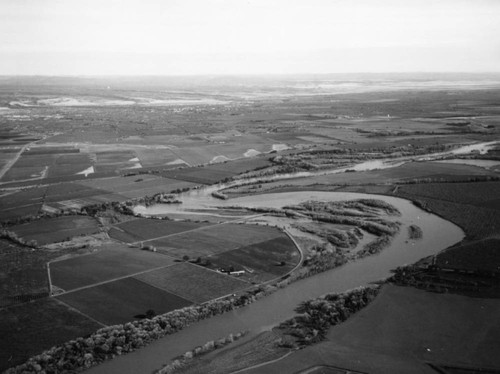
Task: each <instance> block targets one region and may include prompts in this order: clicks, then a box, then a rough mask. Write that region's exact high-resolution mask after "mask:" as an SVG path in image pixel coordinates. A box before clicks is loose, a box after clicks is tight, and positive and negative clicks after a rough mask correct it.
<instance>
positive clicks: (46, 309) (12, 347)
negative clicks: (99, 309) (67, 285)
mask: <svg viewBox="0 0 500 374" xmlns="http://www.w3.org/2000/svg"><path fill="white" fill-rule="evenodd" d="M0 317H1V318H0V330H1V331H2V332H3V334H9V335H8V336H9V338H8V339H6V338H5V337H6V336H7V335H4V338H3V339H1V340H0V357H1V359H0V370H4V369H7V368H8V367H10V366H12V365H16V364H19V363H21V362H23V361H24V360H25V359H26V357H29V356H32V355H35V354H38V353H40V352H41V351H42V350H45V349H48V348H50V347H52V346H53V345H54V344H57V343H60V342H62V341H66V340H70V339H74V338H75V337H78V336H85V335H88V334H90V333H91V332H93V331H95V330H97V329H98V328H100V327H101V325H99V324H98V323H96V322H95V321H92V320H90V319H88V318H85V317H83V316H82V315H81V314H80V313H78V312H76V311H74V310H72V309H70V308H68V307H67V306H66V305H64V304H61V303H59V302H58V301H57V300H56V299H53V298H44V299H40V300H37V301H35V302H33V303H26V304H22V305H17V306H14V307H12V308H8V309H1V310H0ZM9 332H10V333H9Z"/></svg>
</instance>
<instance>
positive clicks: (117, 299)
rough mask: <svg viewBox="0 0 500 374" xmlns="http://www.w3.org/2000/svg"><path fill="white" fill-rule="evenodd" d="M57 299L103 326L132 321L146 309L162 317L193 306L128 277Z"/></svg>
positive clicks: (179, 298) (66, 294)
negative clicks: (170, 312) (173, 311)
mask: <svg viewBox="0 0 500 374" xmlns="http://www.w3.org/2000/svg"><path fill="white" fill-rule="evenodd" d="M56 299H58V300H61V301H63V302H65V303H67V304H69V305H70V306H72V307H73V308H76V309H77V310H79V311H80V312H82V313H85V314H87V315H89V316H90V317H92V318H93V319H95V320H97V321H99V322H101V323H103V324H106V325H114V324H118V323H125V322H129V321H132V320H134V319H137V317H135V316H136V315H144V314H145V313H146V312H147V311H148V310H153V311H155V313H158V314H162V313H166V312H169V311H171V310H174V309H179V308H182V307H184V306H187V305H190V304H192V302H190V301H189V300H186V299H184V298H182V297H179V296H176V295H174V294H171V293H169V292H166V291H163V290H160V289H159V288H157V287H153V286H150V285H148V284H146V283H144V282H142V281H140V280H137V279H135V278H131V277H129V278H124V279H120V280H117V281H113V282H109V283H104V284H101V285H98V286H95V287H90V288H85V289H83V290H80V291H75V292H70V293H65V294H62V295H60V296H57V297H56Z"/></svg>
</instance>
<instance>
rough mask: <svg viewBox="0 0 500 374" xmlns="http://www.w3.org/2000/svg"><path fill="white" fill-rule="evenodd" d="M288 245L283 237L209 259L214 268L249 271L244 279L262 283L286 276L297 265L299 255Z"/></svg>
mask: <svg viewBox="0 0 500 374" xmlns="http://www.w3.org/2000/svg"><path fill="white" fill-rule="evenodd" d="M290 245H291V243H290V239H289V238H288V237H286V236H285V235H283V236H282V237H278V238H274V239H271V240H266V241H262V242H259V243H255V244H252V245H248V246H244V247H241V248H238V249H234V250H232V251H227V252H223V253H220V254H215V255H213V256H210V257H209V258H210V261H211V263H212V265H211V266H212V267H214V268H219V267H221V268H225V269H227V268H229V267H231V266H233V267H234V268H235V269H237V270H242V269H250V270H251V271H252V273H250V274H248V273H247V274H245V278H249V279H251V280H252V281H254V282H264V281H268V280H270V279H275V278H277V277H279V276H281V275H285V274H287V273H288V272H290V271H291V270H292V269H293V268H294V267H295V266H296V265H297V264H298V263H299V260H300V256H299V253H298V252H297V251H291V250H290Z"/></svg>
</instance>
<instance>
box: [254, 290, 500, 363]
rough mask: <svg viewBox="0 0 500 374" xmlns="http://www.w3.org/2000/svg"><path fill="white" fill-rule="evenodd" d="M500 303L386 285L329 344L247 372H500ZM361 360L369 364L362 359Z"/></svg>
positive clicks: (330, 336)
mask: <svg viewBox="0 0 500 374" xmlns="http://www.w3.org/2000/svg"><path fill="white" fill-rule="evenodd" d="M498 304H499V301H498V300H495V299H482V300H480V301H477V300H475V299H472V298H467V297H465V296H457V295H438V294H433V293H428V292H424V291H420V290H415V289H407V288H403V287H397V286H385V287H384V289H383V290H382V292H381V295H380V296H378V297H377V298H376V299H375V301H374V302H373V303H372V304H370V305H369V306H368V307H367V308H365V309H364V310H362V311H361V312H359V314H357V315H355V316H354V317H352V318H351V319H350V320H348V321H347V322H346V323H343V324H340V325H338V326H335V327H333V328H332V329H331V330H330V332H329V334H328V337H327V340H326V341H324V342H322V343H320V344H317V345H314V346H311V347H308V348H306V349H304V350H301V351H299V352H297V353H296V354H292V355H290V356H288V357H287V358H285V359H283V360H281V361H279V362H277V363H274V364H270V365H266V366H263V367H260V368H258V369H255V370H249V371H248V372H249V373H257V372H258V373H280V372H289V371H291V370H305V369H307V368H310V367H311V366H314V365H331V366H334V367H341V368H345V369H348V370H354V371H360V372H370V373H387V371H393V370H396V371H404V372H407V373H434V372H435V371H434V370H433V369H431V368H430V367H429V366H428V365H427V364H426V363H427V362H431V363H433V364H436V365H440V364H442V363H443V362H444V363H451V362H455V363H457V364H456V365H454V366H457V367H462V368H464V370H465V369H467V368H468V369H475V370H479V369H480V368H489V367H498V364H499V362H498V357H497V356H496V355H495V354H494V348H493V347H496V344H497V343H496V342H495V336H498V333H499V332H500V331H499V329H500V326H499V325H498V319H491V318H490V316H491V315H492V313H496V311H497V310H498ZM401 316H404V318H401ZM470 316H475V317H478V318H477V319H476V318H470ZM479 321H480V322H479ZM478 330H479V331H481V332H482V333H484V334H485V335H484V337H483V338H482V339H480V340H472V339H471V338H470V335H469V332H475V331H478ZM436 333H437V334H436ZM360 355H361V356H362V357H365V358H366V359H362V360H360V359H359V357H360Z"/></svg>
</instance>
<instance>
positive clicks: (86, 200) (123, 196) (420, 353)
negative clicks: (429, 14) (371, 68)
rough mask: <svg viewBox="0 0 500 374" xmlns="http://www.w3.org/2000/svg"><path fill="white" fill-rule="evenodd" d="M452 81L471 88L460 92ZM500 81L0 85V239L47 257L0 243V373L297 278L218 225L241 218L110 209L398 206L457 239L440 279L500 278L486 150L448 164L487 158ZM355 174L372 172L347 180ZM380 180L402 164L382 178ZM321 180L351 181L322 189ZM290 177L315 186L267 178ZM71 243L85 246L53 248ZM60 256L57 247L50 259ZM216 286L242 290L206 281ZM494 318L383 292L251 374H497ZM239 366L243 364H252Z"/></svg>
mask: <svg viewBox="0 0 500 374" xmlns="http://www.w3.org/2000/svg"><path fill="white" fill-rule="evenodd" d="M464 80H470V81H471V82H476V83H477V84H475V85H473V86H467V87H463V86H461V84H463V81H464ZM498 81H499V80H498V76H497V75H494V76H482V75H474V74H473V75H466V74H459V75H446V74H444V75H425V74H417V75H406V74H402V75H391V74H387V75H373V76H372V75H366V76H365V75H363V76H354V75H345V76H344V75H332V76H321V77H312V76H310V77H285V76H280V77H266V78H259V77H246V78H244V79H241V78H236V77H227V78H223V79H222V78H218V77H210V78H202V77H190V78H187V77H186V78H185V79H184V78H182V79H180V78H179V79H178V78H167V77H165V78H161V77H157V78H154V79H152V80H151V79H149V78H144V79H140V80H131V81H129V82H125V81H122V80H119V79H114V78H88V79H81V78H71V77H65V78H57V77H51V78H46V79H45V78H44V79H38V78H27V77H16V78H8V77H3V78H2V77H0V82H1V83H2V84H0V128H1V130H0V224H1V225H2V228H3V229H5V230H8V231H12V232H14V233H16V235H17V236H18V237H19V238H21V241H36V244H37V245H38V247H40V246H42V245H45V244H48V245H49V246H45V247H44V248H36V249H35V250H34V251H32V250H31V248H28V247H23V246H22V245H20V244H19V243H17V244H15V243H14V241H15V238H14V241H11V242H7V241H4V240H3V239H2V241H1V242H0V317H1V318H0V328H1V329H0V330H1V331H2V337H3V339H2V341H3V346H2V343H0V352H1V353H0V369H1V368H6V367H8V366H12V365H14V364H16V363H18V362H21V361H23V360H25V359H27V358H28V357H29V356H30V355H33V354H36V353H39V352H40V351H41V350H43V349H46V348H49V347H50V346H52V345H54V344H60V343H63V342H64V341H65V340H68V339H74V338H76V337H79V336H84V335H86V334H88V333H90V332H92V331H94V330H95V329H97V328H98V327H99V326H100V324H99V323H97V322H95V321H92V319H90V318H94V319H95V320H97V321H99V322H100V323H103V324H114V323H121V322H126V321H131V320H133V319H134V318H139V317H136V316H140V315H143V314H144V313H145V312H146V311H147V310H148V309H153V310H154V311H155V312H156V313H163V312H165V311H169V310H172V309H175V308H178V307H183V306H186V305H190V304H193V303H198V302H204V301H207V300H209V299H211V298H217V297H221V296H224V295H226V294H232V293H238V292H240V291H241V290H242V289H245V288H247V287H248V286H251V285H252V284H255V285H256V284H258V283H261V282H264V281H268V280H271V279H276V278H278V279H280V278H281V277H283V276H285V275H286V274H287V273H289V272H290V271H291V270H292V269H293V268H294V267H295V266H296V265H297V264H298V262H299V259H300V255H299V252H298V251H297V249H296V248H295V246H294V245H293V243H292V241H291V240H290V239H289V238H287V237H286V235H285V234H284V233H283V232H280V231H279V230H277V229H275V228H271V227H264V226H255V225H238V224H232V223H231V224H218V223H219V222H220V221H228V220H232V219H236V218H238V219H243V216H239V215H238V213H237V212H236V213H235V212H232V213H231V214H229V212H230V211H229V210H226V211H223V210H221V211H219V213H220V214H222V215H227V217H217V216H215V215H214V216H212V217H210V218H207V214H208V213H209V212H208V209H207V210H205V211H199V212H197V211H186V212H184V213H183V215H182V217H184V218H189V219H190V221H174V220H156V219H144V218H137V217H132V216H130V217H128V218H126V219H124V215H123V214H122V213H119V212H117V210H115V208H116V207H117V206H118V204H119V203H124V202H127V204H128V205H127V206H128V207H131V206H133V205H134V204H136V203H139V204H140V203H142V202H143V201H144V200H143V198H144V197H145V196H149V197H151V196H154V195H155V194H158V193H175V194H177V193H180V192H182V191H185V190H187V189H192V190H195V189H197V188H200V187H201V188H203V186H206V185H212V184H215V183H219V182H226V183H227V182H229V181H233V182H234V181H235V180H238V179H239V178H247V177H248V178H251V177H254V178H255V179H254V180H253V182H254V183H252V184H250V185H246V186H240V187H238V188H234V189H229V190H226V191H224V193H225V194H226V193H227V195H229V197H233V196H239V195H246V194H258V193H266V192H276V191H296V190H300V189H303V190H310V189H311V190H312V189H317V190H328V191H343V190H345V191H358V192H367V193H381V194H388V195H395V196H398V197H403V198H407V199H410V200H412V201H415V203H416V204H418V205H419V206H421V207H423V208H425V209H427V210H429V211H431V212H433V213H435V214H438V215H441V216H442V217H444V218H445V219H447V220H451V221H453V222H454V223H456V224H457V225H459V226H460V227H461V228H462V229H463V230H464V231H465V232H466V234H467V238H466V241H465V242H464V243H462V246H461V247H460V248H459V250H458V251H457V252H454V253H453V254H450V253H447V252H445V253H444V254H443V256H441V257H439V258H438V259H437V261H438V262H439V264H440V265H443V263H444V264H445V265H447V266H454V267H455V268H462V267H465V268H467V266H469V267H470V265H471V264H474V265H477V266H480V267H484V266H485V265H487V268H488V269H489V270H491V271H495V269H496V268H498V263H497V262H498V261H497V260H498V256H497V255H496V251H495V249H496V248H497V241H498V235H499V233H500V215H499V214H500V213H499V212H500V210H499V204H500V195H499V192H498V191H500V188H499V187H500V182H498V180H499V178H500V174H499V171H500V167H499V166H498V164H496V163H495V162H496V161H499V160H500V146H499V145H498V144H496V145H494V146H492V147H490V148H488V149H487V150H484V149H481V150H476V151H473V152H469V153H467V154H464V155H453V154H450V153H446V152H451V151H454V150H456V149H458V148H459V147H461V146H464V145H469V144H472V143H482V142H491V141H498V140H500V105H499V101H498V98H499V94H500V88H499V86H498V84H497V83H495V82H498ZM381 82H383V83H381ZM402 82H404V87H406V88H403V86H402V85H401V83H402ZM412 85H415V87H417V88H411V87H412ZM108 87H110V88H109V89H108ZM349 87H352V89H351V88H349ZM471 88H473V89H471ZM429 154H435V155H436V154H437V155H440V154H441V155H444V154H447V156H438V157H437V158H432V157H431V158H428V155H429ZM440 158H446V159H448V160H440ZM463 159H464V160H463ZM462 160H463V161H462ZM441 161H446V162H441ZM460 161H462V162H464V164H461V163H459V162H460ZM465 161H466V162H465ZM367 162H368V163H369V162H373V163H374V164H373V165H375V166H373V167H372V168H373V170H369V171H356V170H358V169H356V170H355V168H356V165H359V164H362V163H367ZM384 162H389V163H390V162H393V163H395V164H398V163H400V162H406V163H405V164H403V165H399V166H395V167H390V168H386V169H384V168H382V166H384V167H385V166H386V165H384ZM448 162H449V163H448ZM474 162H476V163H477V165H473V164H472V163H474ZM481 162H483V163H482V164H481ZM333 169H343V170H345V169H347V172H342V173H336V174H328V173H327V172H328V171H331V170H333ZM294 173H312V174H316V175H312V174H309V176H308V177H306V178H294V179H287V180H280V181H278V180H275V179H273V180H266V179H269V178H275V177H276V176H296V174H294ZM245 181H246V182H248V181H249V179H246V180H245ZM176 197H179V198H180V197H182V195H176ZM89 206H92V208H89ZM68 212H72V213H71V215H62V214H63V213H68ZM122 212H123V211H122ZM80 213H83V214H88V215H77V214H80ZM198 213H200V214H198ZM49 214H50V215H52V216H55V218H49V217H47V216H44V215H49ZM38 216H41V217H38ZM178 217H180V215H179V216H178ZM170 218H173V217H170ZM124 220H125V221H124ZM201 220H203V221H205V220H207V221H209V222H210V223H206V222H204V223H200V222H199V221H201ZM194 221H198V222H194ZM27 222H28V223H27ZM276 222H279V221H278V220H277V221H276ZM97 233H99V235H95V234H97ZM108 234H109V237H110V238H108V236H107V235H108ZM82 235H83V236H88V235H93V238H94V237H97V236H98V238H94V239H93V240H94V241H91V242H88V243H87V242H86V244H83V245H78V243H77V241H74V242H73V241H67V239H69V238H72V237H77V238H79V239H81V240H83V237H82V238H80V236H82ZM5 236H7V235H5ZM57 242H63V243H62V244H57V245H52V246H50V244H53V243H57ZM110 242H113V243H115V244H113V245H110V244H109V243H110ZM303 242H304V243H305V242H306V240H305V239H304V241H303ZM64 243H66V245H67V246H64ZM31 244H33V243H31ZM127 244H132V246H134V247H135V248H130V247H132V246H130V247H129V246H127ZM141 244H142V245H144V246H146V247H148V248H145V250H141V249H140V248H139V247H141ZM309 244H310V243H309ZM309 244H308V245H309ZM150 246H153V247H156V249H157V253H154V252H153V251H152V250H153V248H150ZM307 254H309V253H307ZM307 254H306V255H307ZM80 255H81V256H80ZM61 256H64V257H63V258H64V260H60V261H58V259H60V258H61ZM186 256H187V257H186ZM53 260H56V261H55V262H51V263H50V266H49V267H50V271H51V273H50V274H51V278H52V283H53V286H54V290H55V291H69V292H66V293H62V294H59V295H58V296H56V297H55V298H48V297H46V295H47V294H48V293H49V289H48V288H49V284H48V282H49V281H48V273H47V262H49V261H53ZM440 261H441V262H440ZM221 268H224V269H225V270H231V269H232V270H244V271H245V274H243V275H241V276H240V277H236V276H230V275H227V274H222V273H218V272H216V271H217V270H221ZM467 269H468V270H470V269H469V268H467ZM138 273H139V274H138ZM57 288H59V290H58V289H57ZM71 291H74V292H71ZM476 296H478V295H476ZM471 300H473V301H471ZM59 301H61V302H59ZM62 301H64V302H65V303H67V304H68V305H71V308H68V307H67V306H66V305H65V304H63V303H62ZM19 303H21V304H20V305H17V304H19ZM497 304H498V303H497V300H490V299H480V298H476V299H471V298H467V297H465V296H463V295H449V294H446V295H439V294H431V293H424V292H423V291H419V290H415V289H412V288H404V289H403V288H400V287H395V286H387V287H385V289H384V292H383V294H382V295H381V297H380V298H379V299H378V300H377V301H376V302H375V303H374V304H373V305H372V306H370V307H369V308H367V309H366V310H364V311H363V312H362V313H361V314H360V315H358V316H356V317H354V318H353V319H352V321H349V322H347V323H346V324H344V325H341V326H338V327H337V328H335V329H332V332H331V334H334V335H331V336H329V339H330V340H329V341H326V342H323V343H321V344H319V345H317V346H314V347H310V348H308V349H306V350H304V351H301V352H298V353H294V354H292V355H291V356H290V357H288V358H287V359H285V360H283V361H280V362H278V363H276V364H274V365H276V366H275V367H273V366H269V367H267V366H264V367H262V368H260V369H255V372H294V371H297V370H299V369H301V368H304V367H307V368H312V367H315V366H317V365H322V364H324V365H333V366H335V367H340V368H343V369H352V370H357V371H360V372H369V373H377V372H387V369H388V368H391V369H392V368H395V370H394V371H396V372H404V370H403V368H407V367H411V368H415V372H429V370H431V369H430V368H429V366H426V364H425V362H435V363H437V364H442V363H450V364H456V365H458V366H460V365H465V366H467V365H469V366H473V367H476V368H478V367H495V368H498V367H500V366H499V363H498V361H496V360H497V359H496V356H495V355H494V353H495V352H496V351H498V347H499V346H500V343H499V342H498V339H497V337H498V335H499V331H498V323H497V322H498V321H497V319H495V318H492V316H496V315H498V314H499V313H498V310H497V309H498V305H497ZM78 311H79V312H78ZM80 312H81V313H83V314H81V313H80ZM85 315H88V316H89V318H88V317H85ZM403 316H404V318H403ZM344 326H345V327H344ZM213 338H215V337H213ZM217 338H219V337H218V336H217ZM268 338H269V336H266V337H265V338H262V339H263V342H264V343H266V344H267V343H269V341H268V340H269V339H268ZM272 338H273V339H274V337H272ZM266 339H268V340H266ZM271 340H272V339H271ZM250 347H251V344H250ZM268 347H269V348H270V347H271V345H269V344H268V345H265V344H264V347H259V348H260V352H261V353H262V356H260V357H261V358H262V357H264V359H265V358H275V357H276V352H273V351H266V349H267V348H268ZM427 349H430V351H428V350H427ZM495 349H496V351H495ZM280 352H282V351H280ZM249 355H250V356H252V360H249V361H248V362H250V361H251V362H252V363H254V362H258V361H259V358H258V357H257V356H258V355H257V356H256V355H253V353H252V354H249ZM11 356H12V358H11ZM250 356H248V357H250ZM228 357H233V356H228ZM234 357H235V358H236V359H237V360H239V359H240V358H241V359H242V361H241V362H247V361H244V357H241V356H237V355H235V356H234ZM221 360H222V361H223V360H224V358H221ZM279 365H284V366H279ZM273 368H274V369H276V370H274V371H273ZM400 369H401V370H400ZM318 370H319V369H318ZM318 370H316V372H321V371H318ZM321 370H323V369H321ZM324 370H326V371H328V370H329V371H330V372H331V371H332V370H334V369H324ZM412 370H413V369H412ZM334 372H335V371H334Z"/></svg>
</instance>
